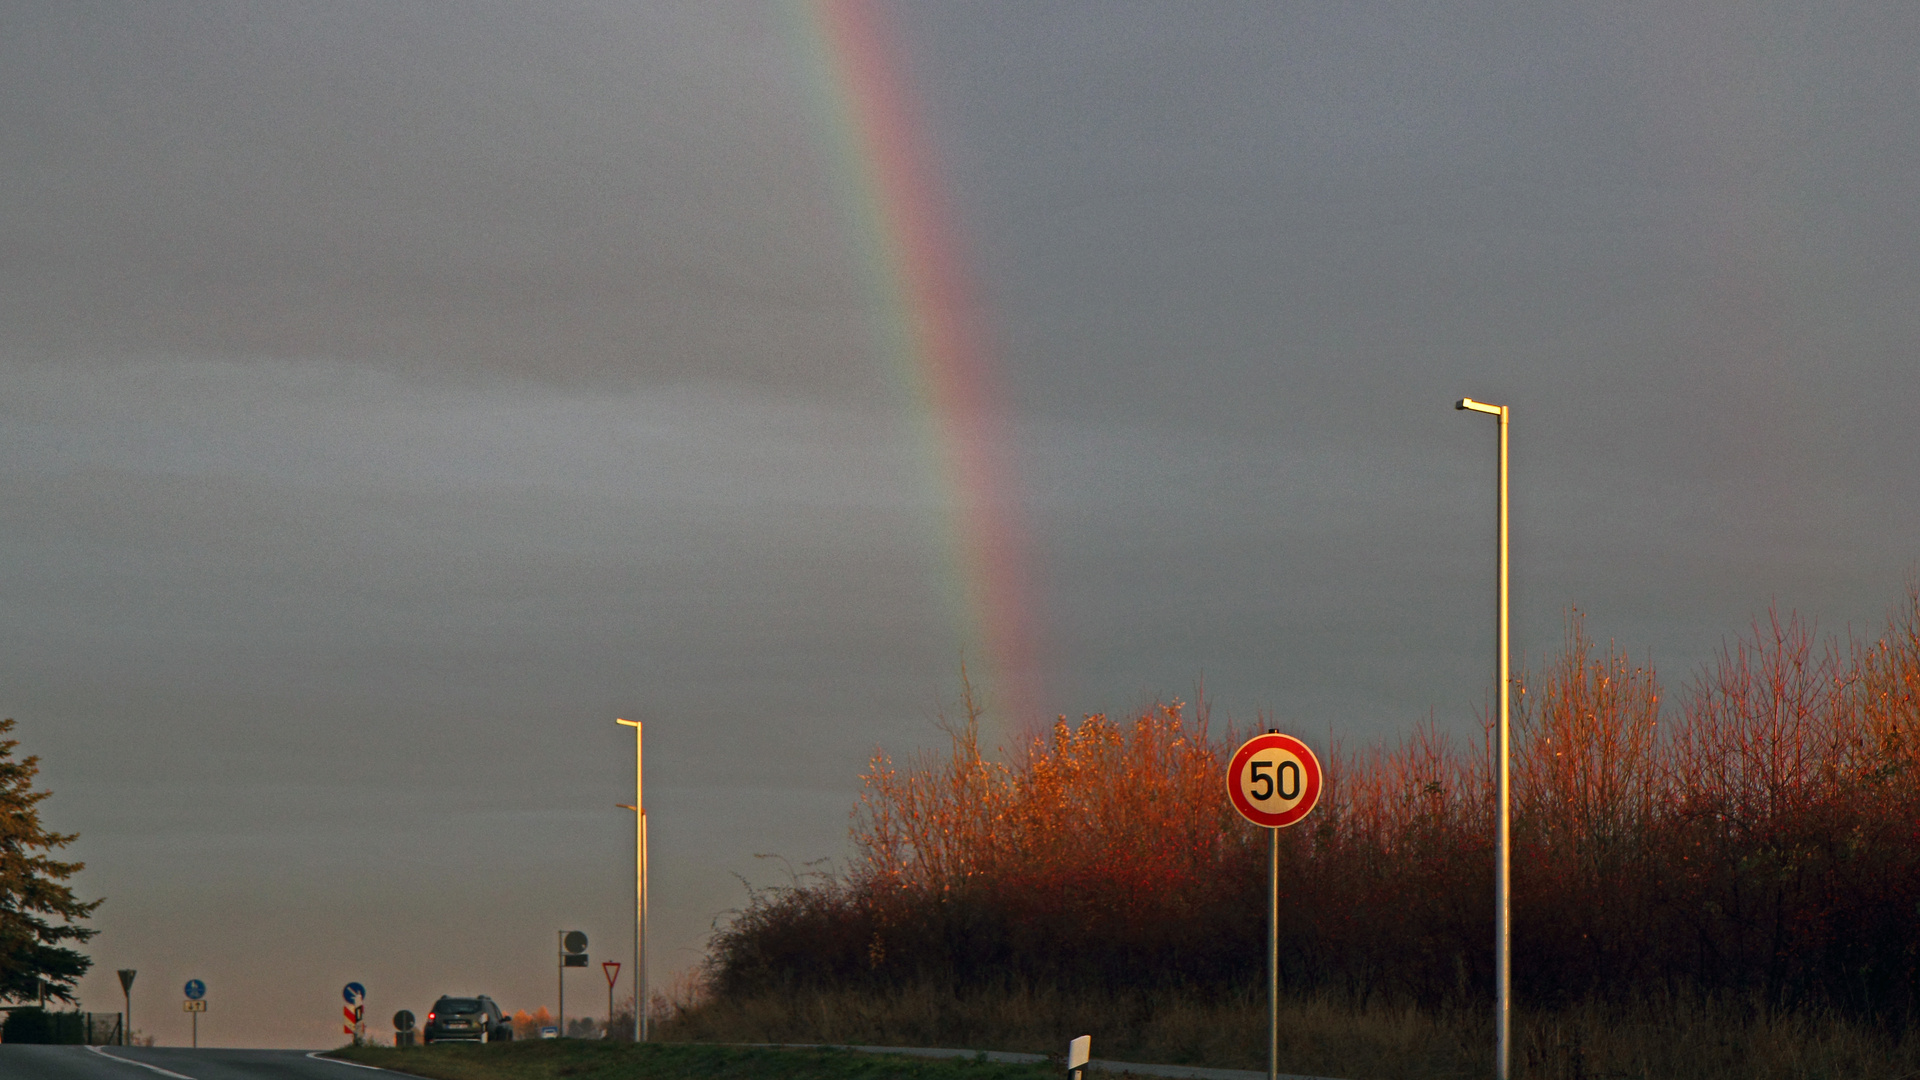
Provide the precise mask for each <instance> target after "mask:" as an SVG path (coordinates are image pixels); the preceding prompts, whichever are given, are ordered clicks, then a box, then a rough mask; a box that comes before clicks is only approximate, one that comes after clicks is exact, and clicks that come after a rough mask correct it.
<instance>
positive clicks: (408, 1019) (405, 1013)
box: [393, 1009, 413, 1046]
mask: <svg viewBox="0 0 1920 1080" xmlns="http://www.w3.org/2000/svg"><path fill="white" fill-rule="evenodd" d="M393 1045H395V1046H412V1045H413V1012H412V1011H411V1010H408V1009H401V1010H400V1011H399V1012H397V1013H394V1014H393Z"/></svg>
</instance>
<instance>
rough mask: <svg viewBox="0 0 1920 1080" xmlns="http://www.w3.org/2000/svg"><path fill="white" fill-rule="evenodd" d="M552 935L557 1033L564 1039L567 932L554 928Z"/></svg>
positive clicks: (565, 1027) (565, 1032)
mask: <svg viewBox="0 0 1920 1080" xmlns="http://www.w3.org/2000/svg"><path fill="white" fill-rule="evenodd" d="M553 937H554V959H553V962H554V964H555V965H557V966H556V967H555V968H554V969H553V970H554V980H555V981H557V982H558V983H559V984H560V1032H559V1035H560V1037H561V1038H563V1039H564V1038H566V1037H567V945H566V938H567V932H566V931H565V930H555V931H554V932H553Z"/></svg>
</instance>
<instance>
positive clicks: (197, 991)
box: [187, 979, 207, 1001]
mask: <svg viewBox="0 0 1920 1080" xmlns="http://www.w3.org/2000/svg"><path fill="white" fill-rule="evenodd" d="M206 996H207V984H206V983H203V982H201V981H200V980H199V979H188V980H187V1000H188V1001H199V1000H200V999H201V998H203V997H206Z"/></svg>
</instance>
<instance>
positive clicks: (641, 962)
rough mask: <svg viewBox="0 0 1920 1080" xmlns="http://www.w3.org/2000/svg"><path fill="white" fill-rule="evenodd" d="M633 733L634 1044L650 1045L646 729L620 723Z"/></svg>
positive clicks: (636, 723)
mask: <svg viewBox="0 0 1920 1080" xmlns="http://www.w3.org/2000/svg"><path fill="white" fill-rule="evenodd" d="M614 722H615V723H618V724H625V725H626V726H628V727H630V728H632V729H633V801H632V802H630V803H618V804H616V805H618V806H620V807H622V808H624V809H627V810H631V811H633V819H634V821H633V863H634V882H633V985H634V992H633V1041H634V1042H646V1041H647V810H646V806H647V798H646V795H647V789H646V775H647V774H646V770H645V768H644V766H645V764H646V729H645V728H644V727H642V726H641V722H640V721H638V720H616V721H614Z"/></svg>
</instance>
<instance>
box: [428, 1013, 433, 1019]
mask: <svg viewBox="0 0 1920 1080" xmlns="http://www.w3.org/2000/svg"><path fill="white" fill-rule="evenodd" d="M427 1019H429V1020H431V1019H433V1014H432V1013H431V1012H429V1013H428V1014H427Z"/></svg>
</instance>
